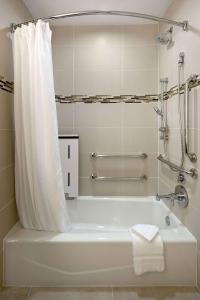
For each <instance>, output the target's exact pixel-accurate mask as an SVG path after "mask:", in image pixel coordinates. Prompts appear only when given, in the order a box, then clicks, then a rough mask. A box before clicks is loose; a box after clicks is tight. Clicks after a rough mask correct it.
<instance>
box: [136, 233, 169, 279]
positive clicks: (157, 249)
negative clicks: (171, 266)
mask: <svg viewBox="0 0 200 300" xmlns="http://www.w3.org/2000/svg"><path fill="white" fill-rule="evenodd" d="M130 233H131V237H132V250H133V266H134V271H135V273H136V275H141V274H143V273H146V272H162V271H164V268H165V261H164V254H163V252H164V249H163V248H164V247H163V241H162V238H161V236H160V234H158V233H157V235H156V236H155V237H154V239H153V240H151V241H148V240H146V239H144V238H143V237H141V236H140V235H138V234H137V233H135V232H134V230H133V229H132V228H131V229H130Z"/></svg>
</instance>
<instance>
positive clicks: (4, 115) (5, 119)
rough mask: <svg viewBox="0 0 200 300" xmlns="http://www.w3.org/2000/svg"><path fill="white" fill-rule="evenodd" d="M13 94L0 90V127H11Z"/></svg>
mask: <svg viewBox="0 0 200 300" xmlns="http://www.w3.org/2000/svg"><path fill="white" fill-rule="evenodd" d="M13 101H14V99H13V96H11V95H10V94H9V93H6V92H4V91H2V90H0V129H13V104H14V103H13Z"/></svg>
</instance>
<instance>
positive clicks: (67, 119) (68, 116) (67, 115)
mask: <svg viewBox="0 0 200 300" xmlns="http://www.w3.org/2000/svg"><path fill="white" fill-rule="evenodd" d="M56 108H57V118H58V128H59V129H60V128H69V127H70V128H73V127H74V115H75V114H74V112H75V104H73V103H72V104H69V103H67V104H66V103H57V105H56Z"/></svg>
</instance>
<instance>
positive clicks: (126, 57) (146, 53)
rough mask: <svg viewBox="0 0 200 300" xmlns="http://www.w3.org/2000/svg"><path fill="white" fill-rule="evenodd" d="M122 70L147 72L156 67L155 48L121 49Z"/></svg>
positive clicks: (152, 46) (153, 46)
mask: <svg viewBox="0 0 200 300" xmlns="http://www.w3.org/2000/svg"><path fill="white" fill-rule="evenodd" d="M122 67H123V69H131V70H141V69H144V70H148V69H155V68H156V67H157V46H156V45H144V46H136V47H130V46H129V47H127V46H124V47H123V62H122Z"/></svg>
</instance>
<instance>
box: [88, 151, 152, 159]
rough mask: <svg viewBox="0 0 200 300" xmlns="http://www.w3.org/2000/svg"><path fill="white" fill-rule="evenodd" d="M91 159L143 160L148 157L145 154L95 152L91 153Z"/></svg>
mask: <svg viewBox="0 0 200 300" xmlns="http://www.w3.org/2000/svg"><path fill="white" fill-rule="evenodd" d="M90 156H91V158H141V159H145V158H147V157H148V155H147V154H146V153H141V154H98V153H96V152H92V153H91V155H90Z"/></svg>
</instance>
